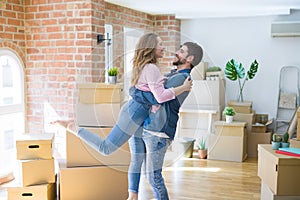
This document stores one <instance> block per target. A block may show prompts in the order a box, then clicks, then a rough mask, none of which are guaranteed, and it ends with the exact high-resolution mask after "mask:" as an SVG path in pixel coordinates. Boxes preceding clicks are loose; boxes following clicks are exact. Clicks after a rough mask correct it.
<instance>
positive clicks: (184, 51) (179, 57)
mask: <svg viewBox="0 0 300 200" xmlns="http://www.w3.org/2000/svg"><path fill="white" fill-rule="evenodd" d="M175 56H176V57H175V60H174V61H173V65H175V66H179V65H183V64H185V63H186V58H187V57H188V48H187V46H185V45H183V46H181V47H180V49H178V50H177V51H176V53H175Z"/></svg>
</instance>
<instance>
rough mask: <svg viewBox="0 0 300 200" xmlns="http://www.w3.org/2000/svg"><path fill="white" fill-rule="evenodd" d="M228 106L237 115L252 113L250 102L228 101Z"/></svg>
mask: <svg viewBox="0 0 300 200" xmlns="http://www.w3.org/2000/svg"><path fill="white" fill-rule="evenodd" d="M228 106H230V107H233V108H234V110H235V112H237V113H245V114H249V113H252V102H251V101H243V102H239V101H228Z"/></svg>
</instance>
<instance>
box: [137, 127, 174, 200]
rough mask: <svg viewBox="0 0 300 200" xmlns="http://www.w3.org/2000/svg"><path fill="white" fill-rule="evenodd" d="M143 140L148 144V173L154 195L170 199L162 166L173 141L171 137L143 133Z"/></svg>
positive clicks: (158, 199) (164, 199)
mask: <svg viewBox="0 0 300 200" xmlns="http://www.w3.org/2000/svg"><path fill="white" fill-rule="evenodd" d="M143 140H144V142H145V145H146V152H147V153H146V174H147V178H148V180H149V183H150V184H151V186H152V190H153V193H154V197H155V198H156V199H157V200H168V199H169V196H168V191H167V188H166V185H165V182H164V178H163V176H162V173H161V172H162V166H163V163H164V158H165V154H166V151H167V149H168V146H169V145H170V143H171V140H170V139H169V138H162V137H158V136H154V135H151V134H149V133H148V132H147V131H144V133H143Z"/></svg>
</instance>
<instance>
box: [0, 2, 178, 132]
mask: <svg viewBox="0 0 300 200" xmlns="http://www.w3.org/2000/svg"><path fill="white" fill-rule="evenodd" d="M8 2H11V3H7V2H5V3H3V2H2V3H0V22H1V24H2V26H0V47H1V48H2V47H5V48H9V49H11V50H13V51H15V52H16V54H17V55H18V56H19V57H20V58H21V59H22V61H23V63H24V66H25V73H26V83H27V86H26V87H27V88H26V91H27V92H26V95H25V96H26V100H27V106H26V107H27V113H26V117H27V129H28V130H27V131H28V132H32V133H34V132H43V131H44V128H45V127H44V126H45V124H46V123H48V122H49V121H47V119H49V117H50V118H51V116H48V115H49V113H48V111H46V109H47V108H49V107H50V108H51V109H52V110H53V111H54V112H55V113H56V115H57V116H59V117H61V118H73V117H74V107H75V104H76V102H77V100H78V91H77V89H76V84H77V83H78V82H81V81H99V77H101V74H103V71H104V69H105V64H104V62H105V53H104V45H103V44H99V45H98V44H97V41H96V36H97V34H99V33H102V34H103V33H104V24H105V23H107V24H111V25H112V26H113V34H114V44H113V51H114V56H115V57H114V59H113V62H114V63H113V65H116V66H119V67H120V72H121V75H120V78H122V74H123V66H124V60H123V55H124V53H123V49H124V47H123V43H124V39H123V30H124V26H126V27H129V28H135V29H143V30H148V31H156V32H158V33H159V35H161V36H162V38H163V40H164V43H165V45H166V46H167V47H166V48H167V51H168V53H167V54H166V58H165V59H163V60H162V62H161V63H162V65H170V60H171V59H172V58H171V54H170V53H169V52H170V51H173V49H175V48H177V46H178V44H179V43H178V42H179V39H178V40H177V35H178V34H177V33H176V32H179V31H180V23H179V21H178V20H176V19H175V18H174V17H173V16H152V15H149V14H146V13H142V12H139V11H135V10H132V9H128V8H124V7H120V6H116V5H113V4H110V3H106V2H104V0H91V1H85V0H84V1H83V0H82V1H73V0H70V1H68V0H56V1H55V2H53V3H48V1H45V0H44V1H43V0H39V1H32V0H13V1H8ZM177 43H178V44H177Z"/></svg>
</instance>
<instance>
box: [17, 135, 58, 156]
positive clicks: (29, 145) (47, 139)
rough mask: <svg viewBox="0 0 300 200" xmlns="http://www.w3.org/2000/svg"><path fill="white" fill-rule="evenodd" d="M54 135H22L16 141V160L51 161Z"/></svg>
mask: <svg viewBox="0 0 300 200" xmlns="http://www.w3.org/2000/svg"><path fill="white" fill-rule="evenodd" d="M53 139H54V134H51V133H42V134H32V133H26V134H22V135H21V136H19V137H18V138H17V139H16V146H17V159H18V160H27V159H39V158H40V159H52V143H53Z"/></svg>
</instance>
